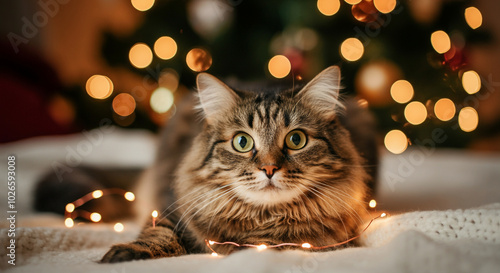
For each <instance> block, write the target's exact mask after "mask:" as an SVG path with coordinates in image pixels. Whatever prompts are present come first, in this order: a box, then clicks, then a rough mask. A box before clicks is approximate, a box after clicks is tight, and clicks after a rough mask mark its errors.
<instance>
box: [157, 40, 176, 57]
mask: <svg viewBox="0 0 500 273" xmlns="http://www.w3.org/2000/svg"><path fill="white" fill-rule="evenodd" d="M153 48H154V51H155V54H156V56H158V57H159V58H160V59H163V60H168V59H171V58H173V57H174V56H175V54H176V53H177V43H176V42H175V40H174V39H172V38H171V37H168V36H163V37H160V38H158V40H156V42H155V44H154V47H153Z"/></svg>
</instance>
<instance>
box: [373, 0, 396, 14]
mask: <svg viewBox="0 0 500 273" xmlns="http://www.w3.org/2000/svg"><path fill="white" fill-rule="evenodd" d="M373 5H375V8H376V9H377V10H378V11H380V12H381V13H389V12H391V11H393V10H394V8H395V7H396V0H373Z"/></svg>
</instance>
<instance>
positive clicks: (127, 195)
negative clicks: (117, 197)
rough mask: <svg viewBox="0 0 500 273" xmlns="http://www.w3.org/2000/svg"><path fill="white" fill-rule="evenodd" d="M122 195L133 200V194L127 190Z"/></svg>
mask: <svg viewBox="0 0 500 273" xmlns="http://www.w3.org/2000/svg"><path fill="white" fill-rule="evenodd" d="M124 197H125V199H127V200H128V201H134V200H135V194H134V193H132V192H130V191H128V192H126V193H125V194H124Z"/></svg>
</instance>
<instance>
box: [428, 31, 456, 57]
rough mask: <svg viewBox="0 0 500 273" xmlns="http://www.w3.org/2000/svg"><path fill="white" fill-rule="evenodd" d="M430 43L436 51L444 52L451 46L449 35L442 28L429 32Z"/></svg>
mask: <svg viewBox="0 0 500 273" xmlns="http://www.w3.org/2000/svg"><path fill="white" fill-rule="evenodd" d="M431 44H432V47H433V48H434V50H436V52H437V53H439V54H443V53H446V52H447V51H448V50H450V48H451V41H450V36H448V34H446V32H444V31H442V30H438V31H435V32H434V33H432V34H431Z"/></svg>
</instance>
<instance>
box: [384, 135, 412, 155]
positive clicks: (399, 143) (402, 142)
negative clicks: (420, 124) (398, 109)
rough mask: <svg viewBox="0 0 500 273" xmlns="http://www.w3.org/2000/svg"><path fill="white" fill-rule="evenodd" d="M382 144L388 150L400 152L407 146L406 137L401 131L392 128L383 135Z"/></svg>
mask: <svg viewBox="0 0 500 273" xmlns="http://www.w3.org/2000/svg"><path fill="white" fill-rule="evenodd" d="M384 145H385V148H386V149H387V150H388V151H389V152H391V153H393V154H400V153H402V152H404V151H405V150H406V148H407V147H408V138H407V137H406V135H405V133H403V132H402V131H400V130H392V131H390V132H388V133H387V134H386V135H385V137H384Z"/></svg>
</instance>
